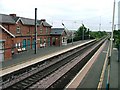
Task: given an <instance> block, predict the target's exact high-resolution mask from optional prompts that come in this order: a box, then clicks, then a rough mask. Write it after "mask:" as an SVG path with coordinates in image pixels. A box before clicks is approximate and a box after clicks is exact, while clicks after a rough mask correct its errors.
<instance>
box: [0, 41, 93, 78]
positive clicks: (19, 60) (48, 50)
mask: <svg viewBox="0 0 120 90" xmlns="http://www.w3.org/2000/svg"><path fill="white" fill-rule="evenodd" d="M92 41H94V40H84V41H78V42H74V43H73V44H72V43H70V44H68V45H66V46H60V47H55V46H51V47H45V48H39V49H38V50H37V54H34V50H28V51H25V52H22V53H19V54H16V55H14V56H13V59H11V60H7V61H4V62H2V63H1V64H2V69H1V70H0V72H1V73H2V74H0V76H3V75H6V74H8V73H11V72H14V71H17V70H19V69H21V68H24V67H27V66H29V65H32V64H35V63H37V62H40V61H43V60H45V59H47V58H50V57H53V56H55V55H59V54H60V53H63V52H66V51H67V50H71V49H74V48H75V47H78V46H81V45H83V44H85V43H88V42H92Z"/></svg>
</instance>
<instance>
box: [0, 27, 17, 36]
mask: <svg viewBox="0 0 120 90" xmlns="http://www.w3.org/2000/svg"><path fill="white" fill-rule="evenodd" d="M0 28H2V29H3V30H4V31H5V32H7V33H8V34H9V35H10V36H12V37H14V38H15V35H13V34H12V33H10V32H9V31H8V30H7V29H6V28H4V27H3V26H2V25H0Z"/></svg>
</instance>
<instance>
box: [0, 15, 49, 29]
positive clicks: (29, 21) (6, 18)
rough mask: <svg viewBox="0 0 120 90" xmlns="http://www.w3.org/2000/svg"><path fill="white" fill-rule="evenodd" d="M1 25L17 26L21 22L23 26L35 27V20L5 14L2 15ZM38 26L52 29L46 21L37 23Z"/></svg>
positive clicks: (0, 16)
mask: <svg viewBox="0 0 120 90" xmlns="http://www.w3.org/2000/svg"><path fill="white" fill-rule="evenodd" d="M0 18H2V19H0V20H2V21H0V23H8V24H16V22H18V21H19V20H21V21H22V24H24V25H35V20H34V19H30V18H24V17H18V16H10V15H5V14H0ZM37 23H38V25H40V24H42V25H44V26H46V27H51V25H50V24H48V23H47V22H46V21H41V20H38V21H37Z"/></svg>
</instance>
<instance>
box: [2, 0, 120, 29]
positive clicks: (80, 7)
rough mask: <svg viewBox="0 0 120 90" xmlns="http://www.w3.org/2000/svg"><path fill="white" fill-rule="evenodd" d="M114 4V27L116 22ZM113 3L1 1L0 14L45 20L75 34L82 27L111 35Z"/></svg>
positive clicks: (92, 0) (103, 0)
mask: <svg viewBox="0 0 120 90" xmlns="http://www.w3.org/2000/svg"><path fill="white" fill-rule="evenodd" d="M118 1H120V0H116V12H115V24H117V23H118V22H117V21H118V20H117V19H118V14H117V13H118V5H117V4H118ZM113 2H114V0H0V13H1V14H13V13H14V14H17V16H21V17H26V18H32V19H34V17H35V8H37V19H46V21H47V22H48V23H49V24H51V25H52V26H53V28H54V27H63V26H62V23H64V25H65V26H66V28H67V29H68V30H73V29H74V30H76V29H78V28H79V27H80V26H81V24H82V23H83V24H84V25H85V26H86V27H87V28H89V29H90V30H93V31H94V30H97V31H98V30H99V29H100V30H101V31H111V26H112V24H111V22H112V13H113Z"/></svg>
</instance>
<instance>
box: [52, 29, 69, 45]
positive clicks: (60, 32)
mask: <svg viewBox="0 0 120 90" xmlns="http://www.w3.org/2000/svg"><path fill="white" fill-rule="evenodd" d="M50 35H51V45H55V46H62V45H67V32H66V31H65V29H64V28H52V30H51V33H50Z"/></svg>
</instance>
